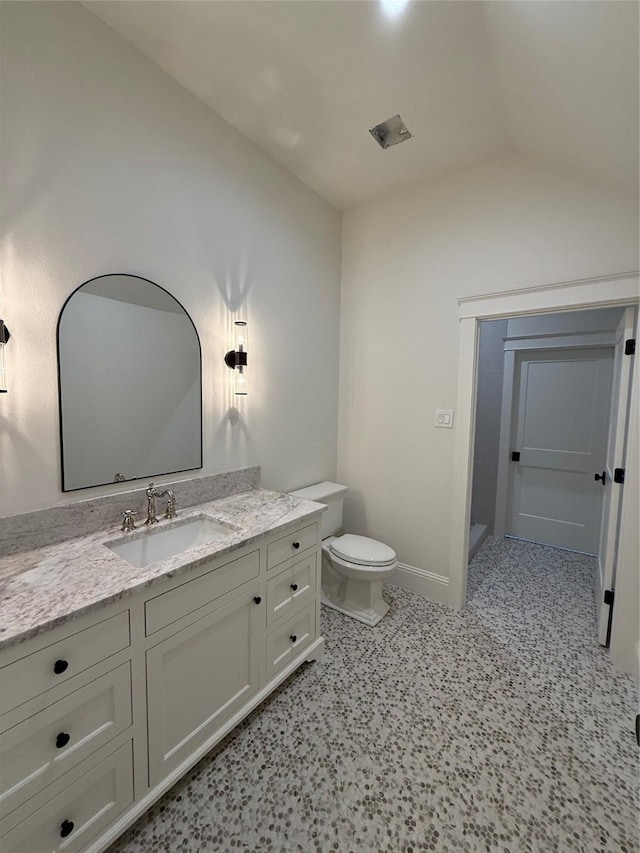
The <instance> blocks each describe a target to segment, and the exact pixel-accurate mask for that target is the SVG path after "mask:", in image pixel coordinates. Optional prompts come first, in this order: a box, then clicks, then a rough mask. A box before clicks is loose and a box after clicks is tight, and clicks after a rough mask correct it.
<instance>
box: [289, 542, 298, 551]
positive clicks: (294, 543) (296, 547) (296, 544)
mask: <svg viewBox="0 0 640 853" xmlns="http://www.w3.org/2000/svg"><path fill="white" fill-rule="evenodd" d="M291 544H292V545H293V547H294V548H295V549H296V551H297V550H298V548H299V547H300V543H299V542H292V543H291Z"/></svg>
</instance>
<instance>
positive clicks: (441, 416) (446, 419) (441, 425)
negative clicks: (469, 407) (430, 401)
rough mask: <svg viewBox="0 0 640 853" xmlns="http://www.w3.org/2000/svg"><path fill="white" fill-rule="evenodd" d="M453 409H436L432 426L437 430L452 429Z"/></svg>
mask: <svg viewBox="0 0 640 853" xmlns="http://www.w3.org/2000/svg"><path fill="white" fill-rule="evenodd" d="M453 412H454V410H453V409H436V419H435V422H434V426H436V427H438V429H453Z"/></svg>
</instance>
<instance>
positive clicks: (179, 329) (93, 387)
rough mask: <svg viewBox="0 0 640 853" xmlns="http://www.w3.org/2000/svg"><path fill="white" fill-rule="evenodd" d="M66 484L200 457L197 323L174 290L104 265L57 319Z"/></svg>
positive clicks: (101, 481) (67, 487)
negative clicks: (106, 271) (104, 271)
mask: <svg viewBox="0 0 640 853" xmlns="http://www.w3.org/2000/svg"><path fill="white" fill-rule="evenodd" d="M58 387H59V392H60V435H61V445H62V490H63V491H64V492H68V491H72V490H74V489H85V488H88V487H89V486H101V485H105V484H106V483H113V482H118V481H121V480H134V479H141V478H148V477H153V476H156V475H159V474H173V473H176V472H178V471H190V470H193V469H194V468H201V467H202V378H201V354H200V341H199V339H198V333H197V332H196V328H195V326H194V324H193V321H192V320H191V317H190V316H189V315H188V314H187V312H186V311H185V310H184V308H183V307H182V305H180V303H179V302H178V301H177V299H174V297H173V296H171V294H170V293H168V291H166V290H165V289H164V288H162V287H160V286H159V285H157V284H154V283H153V282H151V281H148V280H147V279H145V278H140V277H139V276H135V275H125V274H114V275H102V276H98V277H97V278H93V279H91V280H90V281H87V282H85V283H84V284H83V285H81V286H80V287H78V288H77V289H76V290H75V291H74V292H73V293H72V294H71V296H70V297H69V299H68V300H67V301H66V303H65V304H64V306H63V308H62V311H61V312H60V318H59V320H58Z"/></svg>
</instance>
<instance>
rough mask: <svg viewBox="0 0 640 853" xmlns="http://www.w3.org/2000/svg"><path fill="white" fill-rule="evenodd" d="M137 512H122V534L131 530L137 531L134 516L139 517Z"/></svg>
mask: <svg viewBox="0 0 640 853" xmlns="http://www.w3.org/2000/svg"><path fill="white" fill-rule="evenodd" d="M137 514H138V513H137V512H134V511H133V510H132V509H125V510H124V512H121V513H120V515H121V516H122V528H121V529H122V532H123V533H129V531H131V530H135V529H136V525H135V522H134V520H133V516H134V515H137Z"/></svg>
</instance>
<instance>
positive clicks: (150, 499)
mask: <svg viewBox="0 0 640 853" xmlns="http://www.w3.org/2000/svg"><path fill="white" fill-rule="evenodd" d="M145 495H146V496H147V520H146V521H145V524H157V523H158V516H157V515H156V498H163V497H165V496H168V498H169V500H168V501H167V511H166V512H165V514H164V517H165V518H175V517H176V504H177V503H178V502H179V501H178V499H177V498H176V496H175V495H174V493H173V490H172V489H166V490H165V491H164V492H159V491H158V490H157V489H156V487H155V486H154V485H153V483H149V488H148V489H147V490H146V491H145Z"/></svg>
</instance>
